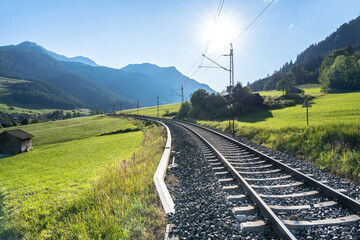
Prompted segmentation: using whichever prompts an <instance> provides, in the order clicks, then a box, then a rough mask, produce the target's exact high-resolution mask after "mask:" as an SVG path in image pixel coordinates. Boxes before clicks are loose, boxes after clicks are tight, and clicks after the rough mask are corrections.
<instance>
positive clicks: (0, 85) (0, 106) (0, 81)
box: [0, 77, 89, 114]
mask: <svg viewBox="0 0 360 240" xmlns="http://www.w3.org/2000/svg"><path fill="white" fill-rule="evenodd" d="M6 82H10V83H18V82H27V81H26V80H18V79H12V78H5V77H0V94H1V95H7V94H10V93H9V91H8V89H7V87H6V85H4V83H6ZM9 108H10V106H9V105H7V104H4V103H0V112H4V113H8V114H11V113H26V114H44V113H49V112H52V111H54V110H56V109H29V108H21V107H16V106H13V108H14V109H13V110H10V109H9ZM69 110H70V109H69ZM80 112H85V113H88V112H89V110H88V109H80Z"/></svg>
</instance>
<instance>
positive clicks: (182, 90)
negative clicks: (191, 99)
mask: <svg viewBox="0 0 360 240" xmlns="http://www.w3.org/2000/svg"><path fill="white" fill-rule="evenodd" d="M183 103H184V85H183V84H181V105H182V104H183Z"/></svg>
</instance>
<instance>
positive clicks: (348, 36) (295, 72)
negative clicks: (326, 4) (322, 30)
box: [249, 16, 360, 91]
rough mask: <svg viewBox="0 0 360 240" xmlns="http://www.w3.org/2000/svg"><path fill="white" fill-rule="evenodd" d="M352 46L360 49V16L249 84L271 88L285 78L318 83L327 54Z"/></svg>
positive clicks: (290, 80)
mask: <svg viewBox="0 0 360 240" xmlns="http://www.w3.org/2000/svg"><path fill="white" fill-rule="evenodd" d="M349 45H350V46H351V47H352V48H354V49H360V16H359V17H357V18H355V19H353V20H351V21H349V22H347V23H344V24H342V25H341V26H340V27H338V28H337V29H336V30H335V31H334V32H333V33H331V34H330V35H329V36H327V37H326V38H325V39H324V40H322V41H320V42H318V43H315V44H311V45H310V46H309V47H308V48H306V49H305V50H304V51H302V52H301V53H299V54H298V55H297V58H296V61H295V62H294V63H293V62H292V61H290V63H289V62H286V63H285V64H284V65H283V66H282V67H281V68H280V69H279V70H278V71H275V72H274V73H273V74H272V75H270V76H268V77H265V78H262V79H259V80H257V81H254V82H253V83H251V84H249V86H250V88H251V90H252V91H262V90H271V89H275V88H276V84H277V82H279V81H280V80H281V79H283V78H285V79H287V80H288V82H289V83H291V84H292V85H301V84H307V83H318V82H319V81H318V78H319V69H320V66H321V63H322V61H323V60H324V58H325V56H326V55H328V54H330V53H331V52H332V51H333V50H336V49H342V48H346V47H348V46H349Z"/></svg>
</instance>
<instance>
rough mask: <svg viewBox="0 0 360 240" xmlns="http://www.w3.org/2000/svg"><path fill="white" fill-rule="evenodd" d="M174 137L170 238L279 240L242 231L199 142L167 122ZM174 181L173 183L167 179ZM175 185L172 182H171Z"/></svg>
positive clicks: (170, 190) (170, 177)
mask: <svg viewBox="0 0 360 240" xmlns="http://www.w3.org/2000/svg"><path fill="white" fill-rule="evenodd" d="M167 125H168V126H169V128H170V130H171V134H172V137H173V147H174V149H173V151H174V152H175V153H174V156H175V163H176V164H177V167H174V168H170V169H169V170H168V172H167V179H165V181H166V183H167V186H168V188H169V192H170V194H171V196H172V197H173V200H174V202H175V214H171V215H169V216H168V219H169V224H172V225H173V227H172V229H171V231H170V233H169V237H173V236H178V237H179V239H278V237H277V236H276V234H275V233H273V232H260V233H253V232H245V231H244V232H243V231H241V230H240V222H238V221H237V219H236V216H235V215H234V214H233V213H232V211H231V209H232V204H230V203H228V202H227V201H226V194H225V193H224V192H223V191H222V185H221V184H220V183H219V182H218V180H217V178H216V176H215V174H214V172H213V171H212V170H211V167H210V166H209V163H208V162H207V161H206V160H205V158H204V155H203V153H202V151H201V149H200V145H199V142H198V141H195V140H194V137H193V135H192V136H190V135H189V134H192V133H189V132H188V131H186V132H185V131H184V130H183V129H182V128H181V129H180V128H179V127H178V126H176V125H174V124H171V123H167ZM174 178H176V179H177V181H175V182H176V184H171V183H169V182H170V179H174ZM172 182H174V181H172Z"/></svg>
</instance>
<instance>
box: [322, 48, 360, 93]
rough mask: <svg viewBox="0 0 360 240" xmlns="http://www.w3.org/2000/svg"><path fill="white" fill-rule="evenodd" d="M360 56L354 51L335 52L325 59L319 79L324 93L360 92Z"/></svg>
mask: <svg viewBox="0 0 360 240" xmlns="http://www.w3.org/2000/svg"><path fill="white" fill-rule="evenodd" d="M349 52H350V53H353V54H350V53H349ZM359 54H360V52H356V54H354V52H353V51H352V50H347V51H346V50H335V51H333V52H332V53H331V54H329V55H328V56H326V57H325V59H324V61H323V64H322V65H321V69H320V77H319V81H320V82H321V87H322V90H323V91H324V92H343V91H354V90H360V64H359V62H358V61H359V60H360V57H358V56H359Z"/></svg>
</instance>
